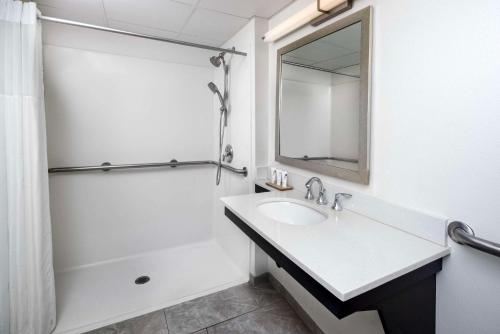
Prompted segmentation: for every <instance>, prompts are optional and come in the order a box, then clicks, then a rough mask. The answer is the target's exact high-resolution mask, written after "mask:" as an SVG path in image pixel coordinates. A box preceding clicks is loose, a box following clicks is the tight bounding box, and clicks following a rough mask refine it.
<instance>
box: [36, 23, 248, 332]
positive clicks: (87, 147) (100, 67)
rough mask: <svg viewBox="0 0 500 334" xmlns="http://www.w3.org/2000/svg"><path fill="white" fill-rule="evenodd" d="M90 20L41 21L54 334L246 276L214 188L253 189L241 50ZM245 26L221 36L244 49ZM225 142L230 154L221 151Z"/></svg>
mask: <svg viewBox="0 0 500 334" xmlns="http://www.w3.org/2000/svg"><path fill="white" fill-rule="evenodd" d="M47 21H50V20H49V19H47ZM52 21H53V20H52ZM87 28H89V27H86V28H81V27H71V26H68V25H61V24H59V23H55V22H47V23H45V24H44V30H45V31H44V33H45V35H44V84H45V99H46V114H47V137H48V138H47V146H48V162H49V167H50V168H51V169H50V173H49V182H50V201H51V215H52V227H53V243H54V263H55V272H56V274H55V275H56V277H55V278H56V296H57V320H58V322H57V327H56V330H55V333H81V332H85V331H89V330H92V329H95V328H99V327H102V326H105V325H108V324H111V323H115V322H118V321H121V320H125V319H129V318H132V317H134V316H138V315H142V314H145V313H148V312H151V311H154V310H158V309H162V308H165V307H168V306H171V305H174V304H177V303H180V302H183V301H186V300H190V299H193V298H195V297H198V296H202V295H206V294H209V293H212V292H216V291H219V290H222V289H225V288H228V287H231V286H234V285H237V284H241V283H243V282H246V281H248V278H249V261H250V256H249V254H250V250H249V248H250V242H249V240H248V239H247V238H246V237H245V236H243V235H242V234H241V233H240V232H239V231H238V230H237V229H236V227H234V226H233V225H232V224H231V223H229V221H228V220H227V219H226V218H225V217H224V215H223V210H222V205H221V204H220V203H219V198H220V197H221V196H225V195H234V194H242V193H248V192H249V191H250V182H249V179H250V177H245V176H246V174H247V173H250V174H251V173H252V171H251V168H250V166H251V165H252V156H251V153H250V150H249V149H248V148H249V146H250V144H249V143H250V142H251V132H250V131H251V130H250V128H249V127H248V128H246V127H245V124H249V123H250V120H251V109H250V108H249V106H250V104H251V103H250V96H249V94H248V91H249V90H250V89H251V88H250V81H251V80H250V74H251V70H250V66H251V62H250V61H248V59H247V58H246V57H244V55H242V53H241V52H234V53H231V52H232V51H233V50H231V49H230V48H229V47H228V48H226V49H227V50H222V51H221V50H219V51H216V50H206V49H200V48H188V47H186V45H182V44H181V45H176V44H170V43H169V44H167V43H162V42H161V41H157V40H147V39H139V38H137V37H142V36H134V35H133V36H123V35H119V34H111V33H109V32H101V31H96V30H102V29H96V28H95V27H90V28H92V29H87ZM249 29H250V28H244V29H242V31H241V32H239V33H238V34H237V35H236V36H234V37H233V38H232V39H231V40H230V41H228V42H227V43H226V44H225V45H228V46H230V47H232V46H233V45H234V46H236V47H237V49H243V48H246V47H247V46H248V43H251V42H252V39H251V38H249V37H250V36H251V34H249V33H248V32H249ZM136 35H137V34H136ZM75 36H78V37H79V38H74V37H75ZM188 44H189V43H188ZM188 46H194V45H188ZM219 52H223V53H219ZM224 52H225V53H224ZM211 57H212V58H211ZM213 65H215V66H219V67H220V65H222V69H223V71H221V70H220V68H217V67H214V66H213ZM229 68H230V69H231V70H230V71H229V70H228V69H229ZM207 83H210V84H209V87H210V89H207ZM218 87H221V88H222V87H224V88H223V92H222V93H221V92H220V91H219V88H218ZM228 92H230V94H228ZM216 95H217V96H216ZM233 96H234V98H233ZM219 97H220V99H219ZM228 110H230V112H228ZM224 130H225V137H224ZM228 143H231V144H232V146H233V147H234V149H235V152H236V153H235V155H234V160H233V161H232V163H231V164H229V163H228V162H227V161H226V162H224V161H223V154H222V153H223V152H222V151H223V149H222V148H223V145H225V144H228ZM103 162H104V163H103ZM101 163H102V165H101ZM244 166H247V167H249V170H248V171H247V170H246V169H244V168H243V167H244ZM214 167H215V168H214ZM216 169H217V171H216ZM214 176H215V177H216V179H217V184H219V186H217V185H216V182H214Z"/></svg>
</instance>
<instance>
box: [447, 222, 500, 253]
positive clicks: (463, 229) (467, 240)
mask: <svg viewBox="0 0 500 334" xmlns="http://www.w3.org/2000/svg"><path fill="white" fill-rule="evenodd" d="M448 235H449V236H450V238H451V239H452V240H453V241H455V242H457V243H459V244H461V245H467V246H470V247H472V248H475V249H478V250H480V251H483V252H485V253H488V254H491V255H495V256H498V257H500V244H497V243H495V242H491V241H488V240H484V239H481V238H478V237H476V236H475V234H474V231H473V230H472V228H471V227H470V226H469V225H467V224H465V223H462V222H459V221H454V222H451V223H450V224H449V225H448Z"/></svg>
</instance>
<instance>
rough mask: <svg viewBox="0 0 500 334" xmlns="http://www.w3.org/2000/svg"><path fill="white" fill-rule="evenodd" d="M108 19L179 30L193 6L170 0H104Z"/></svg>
mask: <svg viewBox="0 0 500 334" xmlns="http://www.w3.org/2000/svg"><path fill="white" fill-rule="evenodd" d="M104 7H105V9H106V14H107V16H108V19H110V20H114V21H120V22H128V23H132V24H138V25H141V26H144V27H151V28H157V29H162V30H169V31H179V30H180V29H181V28H182V26H183V25H184V23H185V22H186V20H187V19H188V18H189V16H190V15H191V13H192V10H193V6H190V5H187V4H184V3H180V2H176V1H171V0H141V1H137V0H104Z"/></svg>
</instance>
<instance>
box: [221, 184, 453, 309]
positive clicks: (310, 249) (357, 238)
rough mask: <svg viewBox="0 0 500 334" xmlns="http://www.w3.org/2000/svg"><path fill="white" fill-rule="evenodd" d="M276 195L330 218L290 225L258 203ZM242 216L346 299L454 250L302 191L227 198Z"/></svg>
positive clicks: (296, 261) (226, 200)
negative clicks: (264, 211)
mask: <svg viewBox="0 0 500 334" xmlns="http://www.w3.org/2000/svg"><path fill="white" fill-rule="evenodd" d="M270 199H271V200H272V199H275V200H277V199H285V200H290V201H300V203H301V204H305V205H308V206H310V207H312V208H315V209H316V210H320V211H322V212H323V213H325V214H326V215H328V219H327V220H326V221H325V222H322V223H319V224H314V225H289V224H284V223H280V222H277V221H275V220H272V219H270V218H268V217H266V216H264V215H263V214H262V213H261V212H260V210H258V208H257V206H258V205H259V204H260V203H262V202H267V201H269V200H270ZM221 200H222V202H223V203H224V204H225V205H226V207H228V208H229V209H231V211H232V212H233V213H234V214H236V215H237V216H238V217H239V218H240V219H242V220H243V221H244V222H245V223H246V224H248V225H249V226H250V227H252V228H253V229H254V230H255V231H256V232H257V233H259V234H260V235H261V236H262V237H264V238H265V239H266V240H267V241H268V242H270V243H271V244H272V245H273V246H274V247H276V248H277V249H279V250H280V251H281V252H282V253H283V254H285V255H286V256H287V257H288V258H289V259H291V260H292V261H294V262H295V264H297V265H298V266H299V267H300V268H302V269H303V270H304V271H306V272H307V273H308V274H309V275H310V276H312V277H313V278H314V279H316V280H317V281H318V282H319V283H321V284H322V285H323V286H324V287H325V288H327V289H328V290H329V291H330V292H331V293H332V294H333V295H335V296H336V297H337V298H338V299H340V300H342V301H346V300H348V299H350V298H353V297H355V296H358V295H360V294H362V293H364V292H366V291H369V290H371V289H373V288H375V287H377V286H380V285H382V284H384V283H386V282H388V281H390V280H392V279H394V278H397V277H399V276H402V275H404V274H406V273H408V272H411V271H412V270H415V269H417V268H419V267H421V266H423V265H425V264H428V263H430V262H432V261H434V260H437V259H439V258H441V257H444V256H446V255H448V254H449V253H450V248H449V247H443V246H440V245H438V244H435V243H433V242H431V241H427V240H425V239H422V238H419V237H417V236H414V235H412V234H410V233H407V232H404V231H401V230H399V229H396V228H394V227H391V226H389V225H385V224H382V223H380V222H377V221H375V220H372V219H370V218H368V217H366V216H362V215H360V214H357V213H355V212H353V211H350V210H347V209H344V211H341V212H336V211H334V210H332V209H331V208H330V206H319V205H317V204H316V203H315V202H314V201H307V200H304V199H303V194H302V193H299V192H296V191H289V192H274V191H273V192H267V193H260V194H249V195H240V196H231V197H223V198H221Z"/></svg>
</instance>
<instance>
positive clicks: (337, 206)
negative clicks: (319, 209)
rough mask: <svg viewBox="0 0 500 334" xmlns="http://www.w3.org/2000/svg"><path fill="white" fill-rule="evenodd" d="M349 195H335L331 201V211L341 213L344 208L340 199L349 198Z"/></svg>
mask: <svg viewBox="0 0 500 334" xmlns="http://www.w3.org/2000/svg"><path fill="white" fill-rule="evenodd" d="M351 197H352V195H351V194H347V193H336V194H335V198H334V200H333V205H332V209H333V210H335V211H342V210H343V209H344V207H343V206H342V198H351Z"/></svg>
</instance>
